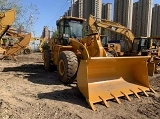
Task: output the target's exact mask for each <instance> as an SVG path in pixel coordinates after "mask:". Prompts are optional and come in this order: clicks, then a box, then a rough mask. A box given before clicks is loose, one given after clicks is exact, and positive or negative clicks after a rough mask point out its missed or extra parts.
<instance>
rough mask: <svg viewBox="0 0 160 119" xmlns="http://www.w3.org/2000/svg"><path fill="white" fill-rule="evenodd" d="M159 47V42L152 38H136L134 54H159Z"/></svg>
mask: <svg viewBox="0 0 160 119" xmlns="http://www.w3.org/2000/svg"><path fill="white" fill-rule="evenodd" d="M157 46H159V41H158V40H157V39H154V38H150V37H140V38H135V39H134V41H133V48H132V52H133V53H136V54H138V53H139V52H141V53H142V55H148V53H149V52H151V53H152V52H157Z"/></svg>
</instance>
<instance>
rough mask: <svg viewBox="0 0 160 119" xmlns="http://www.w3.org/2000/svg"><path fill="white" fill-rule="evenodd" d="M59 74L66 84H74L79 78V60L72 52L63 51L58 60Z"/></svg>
mask: <svg viewBox="0 0 160 119" xmlns="http://www.w3.org/2000/svg"><path fill="white" fill-rule="evenodd" d="M57 69H58V74H59V78H60V80H61V81H62V82H63V83H65V84H70V83H73V81H74V80H75V78H76V77H77V70H78V59H77V56H76V55H75V53H74V52H72V51H62V52H61V53H60V55H59V58H58V66H57Z"/></svg>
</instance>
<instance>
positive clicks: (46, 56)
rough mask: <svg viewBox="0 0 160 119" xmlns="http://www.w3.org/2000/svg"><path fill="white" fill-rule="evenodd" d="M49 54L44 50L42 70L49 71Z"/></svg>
mask: <svg viewBox="0 0 160 119" xmlns="http://www.w3.org/2000/svg"><path fill="white" fill-rule="evenodd" d="M50 59H51V53H50V51H49V50H45V51H44V69H45V70H47V71H50V70H51V63H50V62H51V61H50Z"/></svg>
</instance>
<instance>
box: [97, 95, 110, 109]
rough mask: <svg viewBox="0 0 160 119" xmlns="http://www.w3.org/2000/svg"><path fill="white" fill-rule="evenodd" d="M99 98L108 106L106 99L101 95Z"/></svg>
mask: <svg viewBox="0 0 160 119" xmlns="http://www.w3.org/2000/svg"><path fill="white" fill-rule="evenodd" d="M99 98H100V99H101V100H102V101H103V103H104V105H105V106H106V107H110V106H109V104H108V103H107V101H106V100H105V99H103V98H102V97H100V96H99Z"/></svg>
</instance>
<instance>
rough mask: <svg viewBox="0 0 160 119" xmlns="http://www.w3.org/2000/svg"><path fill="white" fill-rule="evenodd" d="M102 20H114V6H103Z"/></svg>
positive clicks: (109, 4) (108, 4)
mask: <svg viewBox="0 0 160 119" xmlns="http://www.w3.org/2000/svg"><path fill="white" fill-rule="evenodd" d="M102 19H107V20H110V21H111V20H112V4H111V3H107V4H104V3H103V4H102Z"/></svg>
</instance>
